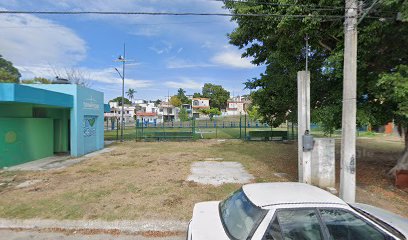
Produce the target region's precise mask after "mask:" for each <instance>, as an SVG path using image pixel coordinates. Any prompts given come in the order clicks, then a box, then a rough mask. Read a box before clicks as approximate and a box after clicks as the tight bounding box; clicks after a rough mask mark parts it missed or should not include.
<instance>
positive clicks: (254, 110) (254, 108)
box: [247, 104, 262, 122]
mask: <svg viewBox="0 0 408 240" xmlns="http://www.w3.org/2000/svg"><path fill="white" fill-rule="evenodd" d="M247 112H248V117H249V119H251V120H252V121H261V122H262V116H261V114H260V113H259V106H258V105H253V104H251V105H250V106H249V108H248V109H247Z"/></svg>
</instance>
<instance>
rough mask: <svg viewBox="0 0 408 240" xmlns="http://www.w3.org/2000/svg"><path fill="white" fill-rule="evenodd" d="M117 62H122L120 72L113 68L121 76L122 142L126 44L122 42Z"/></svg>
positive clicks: (121, 133)
mask: <svg viewBox="0 0 408 240" xmlns="http://www.w3.org/2000/svg"><path fill="white" fill-rule="evenodd" d="M116 61H117V62H122V74H121V73H120V72H119V70H118V69H117V68H115V70H116V72H118V74H119V76H120V77H121V78H122V111H121V119H120V141H121V142H123V128H124V118H123V113H124V111H125V108H124V106H125V101H124V100H125V63H126V45H125V43H124V44H123V55H120V56H119V57H118V59H117V60H116Z"/></svg>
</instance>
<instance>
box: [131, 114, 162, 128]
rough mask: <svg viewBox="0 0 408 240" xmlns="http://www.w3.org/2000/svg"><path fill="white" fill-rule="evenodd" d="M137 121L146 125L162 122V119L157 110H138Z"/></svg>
mask: <svg viewBox="0 0 408 240" xmlns="http://www.w3.org/2000/svg"><path fill="white" fill-rule="evenodd" d="M136 121H137V123H138V124H139V123H144V125H145V126H148V125H154V126H156V125H157V124H160V123H161V121H162V120H161V119H160V118H159V116H158V115H157V113H155V112H137V113H136Z"/></svg>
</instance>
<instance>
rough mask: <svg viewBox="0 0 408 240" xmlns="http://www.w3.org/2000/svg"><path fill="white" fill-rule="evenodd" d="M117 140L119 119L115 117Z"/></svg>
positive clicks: (117, 138)
mask: <svg viewBox="0 0 408 240" xmlns="http://www.w3.org/2000/svg"><path fill="white" fill-rule="evenodd" d="M118 140H119V119H118V118H116V141H118Z"/></svg>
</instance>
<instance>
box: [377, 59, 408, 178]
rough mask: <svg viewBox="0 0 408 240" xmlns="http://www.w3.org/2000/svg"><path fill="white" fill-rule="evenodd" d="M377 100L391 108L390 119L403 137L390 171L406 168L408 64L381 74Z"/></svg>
mask: <svg viewBox="0 0 408 240" xmlns="http://www.w3.org/2000/svg"><path fill="white" fill-rule="evenodd" d="M377 85H378V87H379V89H380V90H379V91H378V100H379V101H380V102H381V104H383V105H386V106H387V107H389V108H391V109H393V112H392V115H390V116H389V118H390V120H392V119H393V120H394V123H395V124H396V125H397V126H398V132H399V133H400V135H401V136H403V137H404V138H405V149H404V153H403V154H402V157H401V158H400V159H399V160H398V162H397V165H396V166H395V167H394V168H393V169H391V173H392V174H395V173H396V171H398V170H402V169H408V65H400V66H398V67H397V68H396V69H395V70H394V71H392V72H391V73H386V74H382V75H381V76H380V79H379V80H378V83H377Z"/></svg>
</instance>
